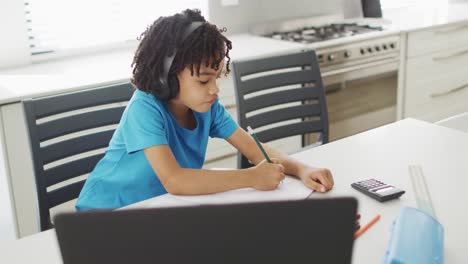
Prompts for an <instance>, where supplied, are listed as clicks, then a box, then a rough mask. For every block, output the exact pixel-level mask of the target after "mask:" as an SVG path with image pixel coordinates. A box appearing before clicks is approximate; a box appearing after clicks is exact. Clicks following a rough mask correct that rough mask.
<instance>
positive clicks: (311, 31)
mask: <svg viewBox="0 0 468 264" xmlns="http://www.w3.org/2000/svg"><path fill="white" fill-rule="evenodd" d="M381 30H383V29H382V27H373V26H369V25H358V24H356V23H346V24H329V25H324V26H319V27H304V28H302V29H299V30H295V31H289V32H273V34H270V35H267V37H271V38H274V39H282V40H289V41H294V42H300V43H313V42H319V41H324V40H330V39H336V38H343V37H349V36H354V35H358V34H362V33H366V32H372V31H381Z"/></svg>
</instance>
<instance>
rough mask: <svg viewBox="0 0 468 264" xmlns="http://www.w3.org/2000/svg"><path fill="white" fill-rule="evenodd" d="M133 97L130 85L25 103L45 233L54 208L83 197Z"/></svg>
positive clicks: (42, 226)
mask: <svg viewBox="0 0 468 264" xmlns="http://www.w3.org/2000/svg"><path fill="white" fill-rule="evenodd" d="M132 94H133V88H132V86H131V84H130V83H120V84H115V85H110V86H105V87H100V88H96V89H91V90H84V91H79V92H74V93H67V94H62V95H57V96H50V97H43V98H37V99H29V100H24V101H23V105H24V110H25V115H26V120H27V126H28V133H29V139H30V144H31V151H32V159H33V164H34V173H35V178H36V188H37V194H38V205H39V215H40V225H41V231H43V230H47V229H49V228H51V227H52V226H51V220H50V211H49V210H50V209H51V208H53V207H55V206H57V205H60V204H62V203H65V202H67V201H70V200H73V199H75V198H77V197H78V195H79V193H80V191H81V189H82V187H83V185H84V182H85V179H82V178H83V177H84V175H86V174H88V173H89V172H91V171H92V170H93V168H94V166H95V165H96V163H97V162H98V161H99V160H100V159H101V158H102V157H103V156H104V151H105V150H104V148H106V147H107V146H108V143H109V141H110V139H111V138H112V135H113V133H114V130H115V124H118V122H119V121H120V118H121V116H122V113H123V111H124V109H125V104H126V102H127V101H128V100H129V99H130V98H131V96H132ZM112 125H113V127H112ZM106 126H107V127H106ZM109 127H110V128H109ZM80 176H81V177H80ZM77 178H78V180H77Z"/></svg>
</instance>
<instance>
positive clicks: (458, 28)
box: [434, 25, 468, 34]
mask: <svg viewBox="0 0 468 264" xmlns="http://www.w3.org/2000/svg"><path fill="white" fill-rule="evenodd" d="M465 28H468V25H461V26H457V27H452V28H447V29H441V30H436V31H434V34H447V33H450V32H453V31H458V30H462V29H465Z"/></svg>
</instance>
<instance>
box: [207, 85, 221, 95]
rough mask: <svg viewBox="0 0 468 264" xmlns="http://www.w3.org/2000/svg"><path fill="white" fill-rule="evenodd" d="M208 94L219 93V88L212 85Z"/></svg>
mask: <svg viewBox="0 0 468 264" xmlns="http://www.w3.org/2000/svg"><path fill="white" fill-rule="evenodd" d="M209 93H210V94H218V93H219V88H218V85H213V86H211V87H210V89H209Z"/></svg>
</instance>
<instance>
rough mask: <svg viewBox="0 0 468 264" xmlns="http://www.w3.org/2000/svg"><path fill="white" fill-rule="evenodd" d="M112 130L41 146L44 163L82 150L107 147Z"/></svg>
mask: <svg viewBox="0 0 468 264" xmlns="http://www.w3.org/2000/svg"><path fill="white" fill-rule="evenodd" d="M113 133H114V130H106V131H101V132H98V133H94V134H90V135H86V136H81V137H77V138H72V139H69V140H65V141H61V142H58V143H55V144H51V145H48V146H45V147H43V148H41V150H42V155H43V157H42V160H43V162H44V165H45V164H47V163H50V162H53V161H56V160H60V159H63V158H66V157H70V156H73V155H77V154H80V153H83V152H87V151H91V150H95V149H100V148H104V147H107V146H108V145H109V141H110V139H111V138H112V134H113Z"/></svg>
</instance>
